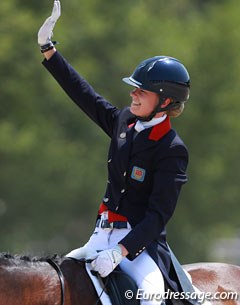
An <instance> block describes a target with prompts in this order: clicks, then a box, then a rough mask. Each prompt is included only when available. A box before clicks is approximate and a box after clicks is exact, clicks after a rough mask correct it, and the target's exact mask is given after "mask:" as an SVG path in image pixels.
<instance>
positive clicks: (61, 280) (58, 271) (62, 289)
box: [47, 258, 65, 305]
mask: <svg viewBox="0 0 240 305" xmlns="http://www.w3.org/2000/svg"><path fill="white" fill-rule="evenodd" d="M47 262H48V263H49V265H51V266H52V267H53V268H54V269H55V270H56V271H57V274H58V277H59V280H60V286H61V305H64V296H65V285H64V276H63V274H62V271H61V269H60V267H59V265H58V264H57V263H55V262H54V260H52V259H51V258H48V259H47Z"/></svg>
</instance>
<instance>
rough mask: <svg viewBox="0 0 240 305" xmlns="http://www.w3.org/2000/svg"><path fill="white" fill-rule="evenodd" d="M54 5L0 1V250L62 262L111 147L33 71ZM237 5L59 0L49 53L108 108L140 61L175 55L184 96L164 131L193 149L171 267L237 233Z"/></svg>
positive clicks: (79, 240)
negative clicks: (182, 70) (53, 48)
mask: <svg viewBox="0 0 240 305" xmlns="http://www.w3.org/2000/svg"><path fill="white" fill-rule="evenodd" d="M51 9H52V1H47V0H42V1H30V2H29V1H26V0H21V1H19V0H8V1H2V2H0V36H1V47H0V92H1V104H0V105H1V107H0V222H1V234H0V245H1V248H0V251H10V252H18V253H19V252H20V253H22V252H31V253H53V252H58V253H66V252H68V251H70V250H71V249H72V248H76V247H78V246H81V245H82V244H83V243H84V242H85V241H87V239H88V237H89V235H90V234H91V232H92V229H93V225H94V220H95V217H96V211H97V207H98V204H99V203H100V201H101V199H102V196H103V194H104V190H105V184H106V176H107V173H106V156H107V150H108V143H109V139H108V138H107V137H106V136H105V134H104V133H103V132H102V131H101V130H100V129H99V128H98V127H97V126H95V125H94V123H92V122H91V121H89V120H88V118H87V117H85V115H84V114H82V113H81V111H79V109H78V108H77V107H76V106H75V105H74V104H73V103H71V102H70V101H69V98H68V97H67V96H66V95H65V93H64V92H63V91H62V90H61V89H60V88H59V86H58V85H57V84H56V83H55V81H54V80H53V79H52V78H51V76H50V75H49V74H48V73H47V71H45V69H44V68H43V67H42V66H41V60H42V55H41V54H40V52H39V49H38V45H37V32H38V29H39V27H40V26H41V24H42V23H43V21H44V20H45V18H46V17H47V16H48V15H49V14H50V12H51ZM239 11H240V2H239V0H227V1H224V0H222V1H210V0H209V1H207V0H205V1H202V0H199V1H197V0H195V1H192V0H178V1H174V0H168V1H165V0H131V1H129V0H128V1H127V0H122V1H115V0H112V1H109V0H101V1H100V0H88V1H83V0H68V1H65V0H62V16H61V18H60V20H59V21H58V23H57V26H56V28H55V30H54V38H55V39H56V40H57V41H59V42H60V44H59V45H58V50H59V51H60V52H61V53H62V54H63V55H64V56H65V57H66V58H67V60H68V61H69V62H70V63H71V64H72V65H73V66H74V67H75V68H76V70H78V71H79V72H80V73H81V74H82V75H83V76H84V77H85V78H86V79H87V80H88V81H89V82H90V83H91V84H92V85H93V86H94V87H95V89H96V90H97V91H98V92H99V93H101V94H102V95H103V96H105V97H106V98H107V99H109V100H110V101H111V102H112V103H113V104H115V105H117V106H119V107H123V106H125V105H128V104H129V102H130V98H129V90H130V88H129V87H128V86H126V85H124V84H123V83H122V82H121V78H122V77H124V76H127V75H129V74H130V73H131V72H132V71H133V69H134V68H135V66H136V65H137V64H138V63H139V62H140V61H141V60H142V59H145V58H147V57H151V56H154V55H170V56H173V57H177V58H179V59H180V60H181V61H182V62H183V63H184V64H185V65H186V66H187V67H188V70H189V72H190V75H191V86H192V88H191V99H190V101H189V103H188V104H187V105H186V110H185V112H184V113H183V115H182V116H181V117H180V118H178V119H175V120H173V122H172V123H173V126H174V128H176V129H177V130H178V133H179V134H180V135H181V137H182V138H183V139H184V141H185V143H186V144H187V146H188V148H189V152H190V164H189V169H188V176H189V182H188V184H187V185H186V186H185V187H184V188H183V191H182V193H181V197H180V200H179V204H178V207H177V210H176V212H175V215H174V217H173V218H172V220H171V221H170V223H169V226H168V236H169V243H170V245H171V246H172V248H173V249H174V251H175V253H176V255H177V256H178V257H179V259H180V260H181V261H182V262H184V263H187V262H194V261H203V260H211V259H214V258H212V257H211V254H210V251H209V249H210V248H211V245H212V243H213V242H214V241H215V240H216V239H218V238H222V237H234V236H236V234H237V232H238V230H239V212H240V207H239V201H240V192H239V187H238V182H239V178H240V177H239V172H240V164H239V161H238V152H239V150H240V142H239V141H238V136H239V132H240V120H239V113H240V103H239V83H240V61H239V54H238V53H239V49H240V37H239V36H240V17H239Z"/></svg>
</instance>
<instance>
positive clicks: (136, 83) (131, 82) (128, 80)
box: [122, 76, 142, 88]
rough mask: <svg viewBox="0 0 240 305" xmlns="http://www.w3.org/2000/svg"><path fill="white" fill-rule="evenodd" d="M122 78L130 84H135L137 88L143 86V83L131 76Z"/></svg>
mask: <svg viewBox="0 0 240 305" xmlns="http://www.w3.org/2000/svg"><path fill="white" fill-rule="evenodd" d="M122 80H123V81H124V83H126V84H128V85H131V86H134V87H137V88H141V86H142V83H140V82H138V81H136V80H135V79H134V78H132V77H131V76H130V77H124V78H123V79H122Z"/></svg>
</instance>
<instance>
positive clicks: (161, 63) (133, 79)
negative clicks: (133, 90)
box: [123, 56, 190, 112]
mask: <svg viewBox="0 0 240 305" xmlns="http://www.w3.org/2000/svg"><path fill="white" fill-rule="evenodd" d="M123 81H124V82H125V83H127V84H129V85H131V86H134V87H137V88H141V89H144V90H148V91H152V92H155V93H158V94H160V97H161V98H160V105H161V104H162V103H163V102H164V100H165V99H166V98H172V103H171V105H172V106H174V105H176V103H179V102H186V101H187V100H188V98H189V93H190V77H189V74H188V71H187V69H186V68H185V67H184V65H183V64H182V63H181V62H180V61H179V60H178V59H176V58H173V57H168V56H155V57H152V58H148V59H146V60H144V61H143V62H141V63H140V64H139V65H138V66H137V68H136V69H135V71H134V72H133V74H132V75H131V76H130V77H125V78H123ZM167 108H168V109H169V108H170V107H167ZM159 110H160V111H163V110H165V108H164V109H162V110H161V109H160V107H159V109H158V111H157V112H159Z"/></svg>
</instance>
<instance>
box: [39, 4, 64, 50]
mask: <svg viewBox="0 0 240 305" xmlns="http://www.w3.org/2000/svg"><path fill="white" fill-rule="evenodd" d="M60 15H61V4H60V1H59V0H54V4H53V10H52V15H51V16H50V17H48V18H47V19H46V20H45V22H44V23H43V25H42V26H41V28H40V30H39V31H38V44H39V45H40V46H44V45H47V44H51V38H52V36H53V28H54V26H55V23H56V22H57V20H58V18H59V17H60Z"/></svg>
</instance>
